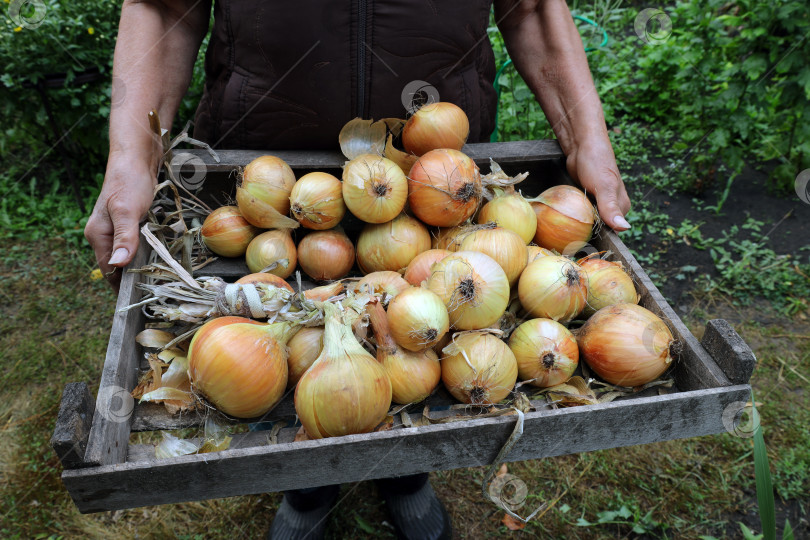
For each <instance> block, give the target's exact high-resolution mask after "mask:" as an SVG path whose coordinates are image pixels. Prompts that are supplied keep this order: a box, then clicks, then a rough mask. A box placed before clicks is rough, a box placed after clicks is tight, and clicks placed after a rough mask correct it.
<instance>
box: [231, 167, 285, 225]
mask: <svg viewBox="0 0 810 540" xmlns="http://www.w3.org/2000/svg"><path fill="white" fill-rule="evenodd" d="M294 185H295V174H294V173H293V171H292V169H291V168H290V166H289V165H287V163H285V162H284V160H282V159H281V158H277V157H275V156H261V157H258V158H256V159H254V160H253V161H251V162H250V163H248V164H247V166H246V167H245V169H244V170H243V171H242V181H241V184H240V185H239V187H238V188H237V189H236V203H237V204H238V205H239V211H240V212H241V213H242V216H244V218H245V219H246V220H247V221H248V222H250V223H251V224H253V225H255V226H256V227H260V228H263V229H268V228H271V227H276V226H278V225H277V224H278V218H279V216H278V215H276V214H273V212H271V211H270V210H269V208H272V209H273V210H274V211H275V212H277V213H278V214H280V215H281V216H280V217H281V218H282V220H283V218H284V217H285V216H286V215H287V214H288V213H289V211H290V193H291V192H292V189H293V186H294ZM294 223H295V222H293V224H294Z"/></svg>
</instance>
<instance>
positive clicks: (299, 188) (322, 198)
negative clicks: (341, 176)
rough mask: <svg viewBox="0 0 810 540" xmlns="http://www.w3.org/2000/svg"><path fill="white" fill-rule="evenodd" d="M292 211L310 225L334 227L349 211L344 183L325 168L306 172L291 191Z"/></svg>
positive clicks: (320, 229) (296, 217)
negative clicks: (344, 197) (319, 170)
mask: <svg viewBox="0 0 810 540" xmlns="http://www.w3.org/2000/svg"><path fill="white" fill-rule="evenodd" d="M290 212H291V213H292V215H293V217H294V218H295V219H297V220H298V222H299V223H300V224H301V225H303V226H304V227H306V228H307V229H314V230H316V231H322V230H326V229H331V228H332V227H334V226H336V225H337V224H338V223H340V220H341V219H343V216H344V215H346V204H345V203H344V202H343V184H342V183H341V182H340V180H338V179H337V178H335V177H334V176H332V175H331V174H328V173H325V172H311V173H309V174H305V175H304V176H302V177H301V178H299V179H298V182H296V183H295V185H294V186H293V188H292V192H291V193H290Z"/></svg>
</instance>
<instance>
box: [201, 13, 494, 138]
mask: <svg viewBox="0 0 810 540" xmlns="http://www.w3.org/2000/svg"><path fill="white" fill-rule="evenodd" d="M491 3H492V0H426V1H425V2H417V1H408V0H381V1H374V0H352V1H350V2H324V1H323V0H297V1H294V2H284V3H282V2H275V4H276V5H275V6H273V5H272V4H273V3H271V2H267V1H259V0H216V1H215V2H214V28H213V31H212V34H211V41H210V44H209V46H208V51H207V53H206V59H205V72H206V85H205V92H204V94H203V96H202V98H201V100H200V104H199V107H198V108H197V117H196V123H195V127H194V136H195V137H196V138H198V139H202V140H204V141H206V142H208V143H210V144H212V145H214V146H215V147H216V148H230V149H237V148H238V149H270V148H276V149H293V148H301V149H336V148H337V139H338V133H339V132H340V128H341V127H342V126H343V125H344V124H345V123H346V122H348V121H349V120H351V119H352V118H354V117H357V116H360V117H363V118H374V119H380V118H386V117H395V118H405V117H406V116H407V114H408V110H407V109H406V106H411V103H412V101H413V96H414V93H416V100H417V101H418V100H419V99H423V100H424V99H426V98H427V99H433V100H436V99H437V98H438V99H439V100H441V101H450V102H453V103H455V104H456V105H458V106H460V107H461V108H462V109H464V111H465V112H466V113H467V116H468V117H469V119H470V136H469V139H468V141H469V142H478V141H483V140H487V139H488V137H489V135H490V133H491V132H492V130H493V128H494V118H495V107H496V101H495V92H494V90H493V87H492V81H493V79H494V77H495V60H494V57H493V53H492V48H491V46H490V43H489V39H488V38H487V26H488V23H489V13H490V6H491ZM413 81H425V82H427V83H428V85H427V86H425V85H423V84H420V83H418V82H413Z"/></svg>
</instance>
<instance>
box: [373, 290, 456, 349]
mask: <svg viewBox="0 0 810 540" xmlns="http://www.w3.org/2000/svg"><path fill="white" fill-rule="evenodd" d="M388 326H389V327H390V328H391V335H392V336H393V338H394V340H395V341H396V342H397V345H399V346H400V347H402V348H404V349H407V350H409V351H423V350H425V349H427V348H429V347H433V346H434V345H435V344H436V343H438V342H439V341H440V340H441V339H442V338H443V337H444V335H445V334H446V333H447V331H448V330H449V329H450V318H449V316H448V314H447V308H446V307H445V305H444V302H442V299H441V298H439V297H438V296H437V295H436V294H435V293H433V292H431V291H429V290H427V289H422V288H419V287H409V288H407V289H405V290H404V291H402V292H401V293H399V294H398V295H397V296H395V297H394V298H393V299H392V300H391V302H389V304H388Z"/></svg>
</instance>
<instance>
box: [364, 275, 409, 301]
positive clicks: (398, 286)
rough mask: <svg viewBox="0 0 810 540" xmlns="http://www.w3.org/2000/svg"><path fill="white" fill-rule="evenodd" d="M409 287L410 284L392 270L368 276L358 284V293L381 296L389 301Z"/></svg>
mask: <svg viewBox="0 0 810 540" xmlns="http://www.w3.org/2000/svg"><path fill="white" fill-rule="evenodd" d="M408 287H410V284H409V283H408V282H407V281H405V279H403V277H402V276H401V275H400V274H399V273H398V272H392V271H391V270H383V271H381V272H372V273H370V274H366V275H365V276H363V277H362V278H361V279H360V281H358V282H357V291H358V292H361V293H369V294H381V295H383V296H384V297H386V298H388V299H390V298H393V297H395V296H396V295H398V294H399V293H401V292H402V291H404V290H405V289H407V288H408ZM386 301H387V300H386Z"/></svg>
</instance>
